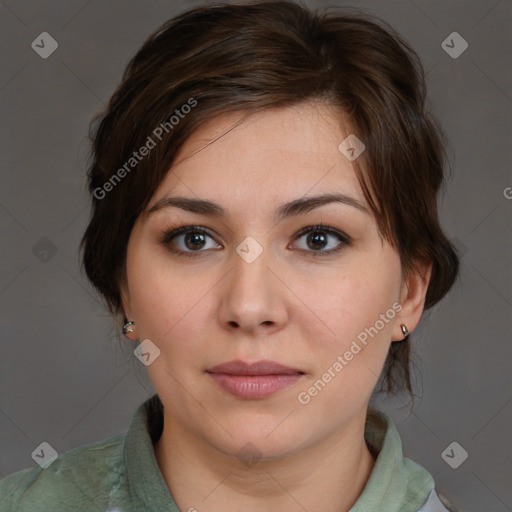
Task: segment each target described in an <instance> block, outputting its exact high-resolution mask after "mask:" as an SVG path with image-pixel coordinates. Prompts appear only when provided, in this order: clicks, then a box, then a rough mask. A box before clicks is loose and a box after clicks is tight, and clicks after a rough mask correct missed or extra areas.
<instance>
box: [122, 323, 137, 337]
mask: <svg viewBox="0 0 512 512" xmlns="http://www.w3.org/2000/svg"><path fill="white" fill-rule="evenodd" d="M132 325H135V322H127V323H125V324H124V325H123V334H124V335H125V336H126V335H127V334H128V333H129V332H134V330H133V329H130V327H131V326H132Z"/></svg>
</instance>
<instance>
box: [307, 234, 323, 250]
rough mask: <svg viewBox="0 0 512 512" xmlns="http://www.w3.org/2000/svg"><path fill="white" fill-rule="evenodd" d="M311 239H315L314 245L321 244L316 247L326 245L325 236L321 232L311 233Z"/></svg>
mask: <svg viewBox="0 0 512 512" xmlns="http://www.w3.org/2000/svg"><path fill="white" fill-rule="evenodd" d="M319 240H320V241H319ZM309 241H313V245H320V246H321V247H315V249H321V248H322V247H323V246H324V245H325V236H324V235H322V234H319V233H311V234H310V236H309Z"/></svg>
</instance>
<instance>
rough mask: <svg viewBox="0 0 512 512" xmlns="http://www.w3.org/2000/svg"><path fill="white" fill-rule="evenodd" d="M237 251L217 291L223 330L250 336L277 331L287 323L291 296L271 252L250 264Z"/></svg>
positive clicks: (249, 260)
mask: <svg viewBox="0 0 512 512" xmlns="http://www.w3.org/2000/svg"><path fill="white" fill-rule="evenodd" d="M239 249H242V250H241V251H240V253H238V252H234V254H233V257H232V259H231V260H232V268H231V270H230V272H228V274H227V276H226V277H225V278H224V279H223V282H224V285H223V286H221V289H220V290H219V293H220V296H221V300H220V306H219V312H218V315H219V321H220V323H221V325H222V326H223V328H224V329H228V330H236V329H239V330H240V331H243V332H245V333H247V334H250V335H253V336H254V335H257V333H258V332H259V331H262V332H264V333H265V334H270V333H271V332H274V331H278V330H279V329H281V328H282V327H283V326H284V325H285V324H286V320H287V317H288V310H287V303H288V301H287V298H289V295H290V291H289V290H288V288H287V287H286V285H285V282H284V279H283V277H282V276H280V275H279V273H280V272H279V268H278V265H277V263H276V261H275V260H274V259H273V258H272V254H271V252H270V251H267V250H264V251H263V252H262V253H261V254H259V255H258V256H257V257H256V258H255V259H254V260H252V261H251V258H245V257H244V253H243V248H239Z"/></svg>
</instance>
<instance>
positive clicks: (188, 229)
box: [160, 223, 351, 258]
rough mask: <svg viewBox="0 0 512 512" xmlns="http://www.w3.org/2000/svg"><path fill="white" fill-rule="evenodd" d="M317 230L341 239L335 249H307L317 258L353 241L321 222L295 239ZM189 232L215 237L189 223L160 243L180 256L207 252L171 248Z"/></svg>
mask: <svg viewBox="0 0 512 512" xmlns="http://www.w3.org/2000/svg"><path fill="white" fill-rule="evenodd" d="M316 232H321V233H326V234H329V235H332V236H335V237H336V238H338V240H339V241H340V244H339V245H338V247H336V248H335V249H329V250H327V251H322V250H319V251H306V252H308V253H310V255H311V256H313V257H314V258H316V257H323V256H329V255H331V254H334V253H336V252H339V251H340V250H341V249H342V248H343V247H345V246H347V245H350V243H351V239H350V237H349V236H347V235H345V234H344V233H342V232H341V231H338V230H336V229H333V228H330V227H328V226H324V225H323V224H321V223H320V224H316V225H313V226H306V227H304V228H302V229H301V230H299V232H298V233H296V235H295V240H297V239H299V238H301V237H302V236H304V235H306V234H309V233H316ZM188 233H195V234H199V235H206V236H209V237H210V238H213V237H212V235H211V234H210V232H209V231H208V230H206V229H205V228H204V227H202V226H193V225H187V226H181V227H178V228H174V229H173V228H170V229H168V230H166V231H165V233H164V236H163V239H162V240H161V242H160V243H161V244H162V245H165V246H167V247H169V250H170V251H171V252H173V253H175V254H177V255H178V256H185V257H195V255H196V254H197V253H201V252H205V251H201V250H199V251H181V250H176V249H171V248H170V243H171V242H172V241H173V240H174V239H175V238H177V237H178V236H180V235H183V234H188Z"/></svg>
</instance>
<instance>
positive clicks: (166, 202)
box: [148, 194, 370, 222]
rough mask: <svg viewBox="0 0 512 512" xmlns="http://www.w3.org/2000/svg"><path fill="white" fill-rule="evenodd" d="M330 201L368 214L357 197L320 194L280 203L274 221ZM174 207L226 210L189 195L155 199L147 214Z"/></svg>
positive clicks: (221, 212)
mask: <svg viewBox="0 0 512 512" xmlns="http://www.w3.org/2000/svg"><path fill="white" fill-rule="evenodd" d="M330 203H341V204H345V205H348V206H352V207H353V208H356V209H357V210H360V211H361V212H363V213H366V214H368V215H370V212H369V211H368V209H367V208H366V206H364V204H362V203H361V202H360V201H358V200H357V199H354V198H353V197H350V196H347V195H345V194H322V195H318V196H309V197H301V198H300V199H295V200H293V201H290V202H288V203H283V204H282V205H280V206H279V207H278V208H277V209H276V212H275V214H274V218H275V220H276V222H279V221H282V220H284V219H287V218H289V217H293V216H295V215H302V214H304V213H307V212H310V211H311V210H314V209H315V208H319V207H320V206H323V205H326V204H330ZM167 207H174V208H180V209H181V210H185V211H188V212H192V213H198V214H200V215H210V216H213V217H220V218H224V217H226V210H224V208H223V207H222V206H221V205H219V204H217V203H214V202H213V201H208V200H205V199H195V198H189V197H164V198H163V199H160V200H159V201H157V202H156V203H155V204H154V205H153V206H152V207H151V208H150V209H149V210H148V214H152V213H155V212H157V211H159V210H162V209H163V208H167Z"/></svg>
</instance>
